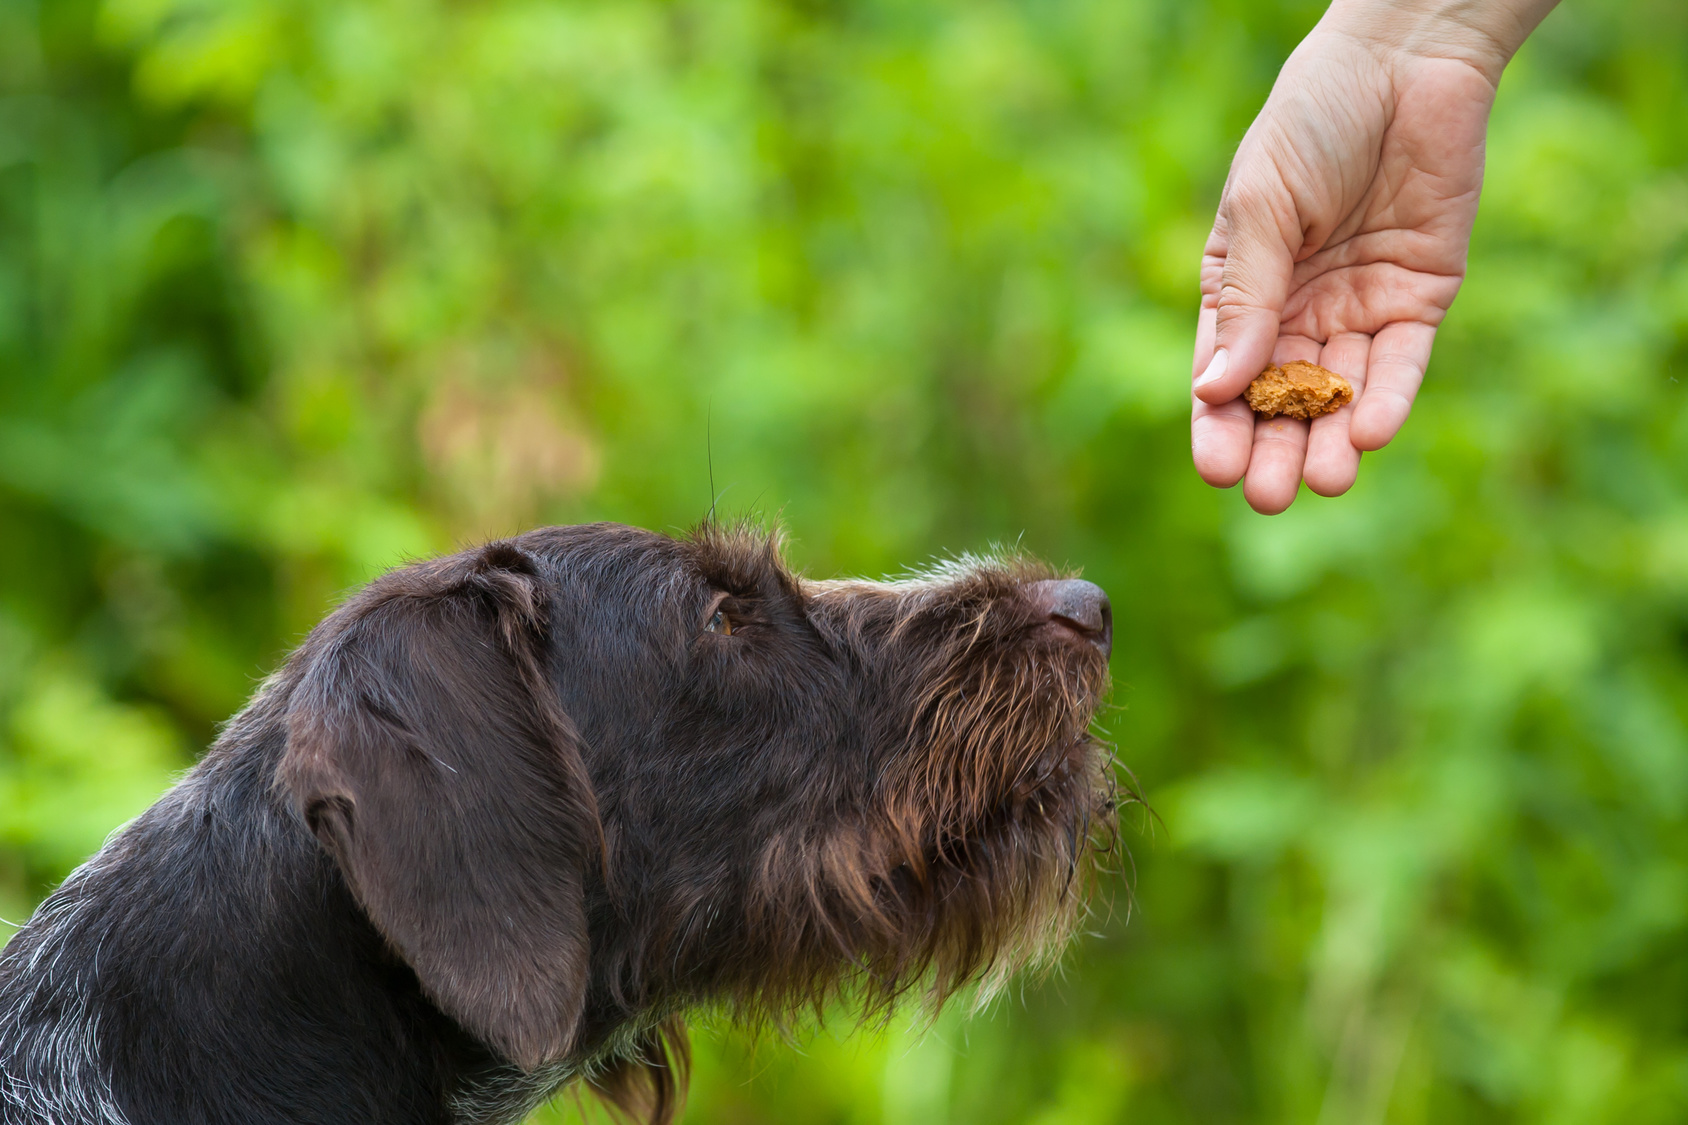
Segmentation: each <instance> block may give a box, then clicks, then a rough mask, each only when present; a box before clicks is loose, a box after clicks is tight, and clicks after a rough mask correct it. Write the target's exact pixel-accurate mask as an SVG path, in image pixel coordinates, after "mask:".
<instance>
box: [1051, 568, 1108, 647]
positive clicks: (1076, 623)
mask: <svg viewBox="0 0 1688 1125" xmlns="http://www.w3.org/2000/svg"><path fill="white" fill-rule="evenodd" d="M1032 596H1033V598H1034V599H1035V601H1036V604H1037V606H1038V608H1040V609H1041V610H1042V611H1043V612H1044V613H1046V614H1048V615H1049V620H1050V621H1052V622H1055V623H1057V624H1060V625H1065V626H1066V627H1067V628H1069V629H1072V630H1073V631H1074V632H1076V633H1078V634H1079V635H1081V636H1082V637H1084V639H1085V640H1087V641H1089V642H1090V643H1091V644H1093V645H1095V646H1096V647H1097V648H1099V649H1101V650H1102V655H1103V656H1107V655H1109V654H1111V653H1112V652H1113V648H1114V610H1113V607H1112V606H1111V605H1109V604H1108V595H1107V594H1106V593H1104V592H1103V590H1102V587H1100V586H1098V585H1096V583H1094V582H1086V581H1084V580H1083V579H1082V578H1056V579H1050V580H1048V581H1044V582H1036V583H1033V584H1032Z"/></svg>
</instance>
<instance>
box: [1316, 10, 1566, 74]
mask: <svg viewBox="0 0 1688 1125" xmlns="http://www.w3.org/2000/svg"><path fill="white" fill-rule="evenodd" d="M1557 3H1558V0H1333V2H1332V4H1331V6H1330V9H1329V10H1328V11H1327V12H1326V13H1325V17H1324V19H1322V20H1320V21H1319V26H1320V27H1321V28H1322V29H1325V30H1329V31H1334V32H1338V33H1340V34H1343V35H1347V36H1349V37H1351V38H1354V39H1356V40H1359V41H1360V42H1362V43H1364V44H1366V45H1367V46H1368V47H1372V48H1374V49H1381V50H1383V51H1385V52H1388V53H1394V54H1405V55H1412V56H1417V57H1422V58H1448V59H1458V60H1460V61H1461V62H1466V63H1469V64H1471V65H1472V66H1474V67H1476V68H1477V69H1478V70H1480V71H1482V72H1483V73H1484V74H1485V75H1486V76H1488V78H1489V80H1490V81H1491V82H1492V83H1496V84H1498V83H1499V82H1500V74H1501V71H1502V70H1504V69H1505V68H1506V64H1507V63H1508V62H1510V61H1511V60H1512V56H1513V55H1514V54H1515V53H1517V51H1518V48H1519V47H1521V46H1523V43H1524V40H1525V39H1526V38H1527V37H1528V36H1529V34H1530V32H1532V31H1534V30H1535V29H1536V25H1538V24H1539V23H1541V21H1542V20H1543V19H1545V18H1546V17H1547V14H1548V13H1549V12H1551V11H1552V10H1553V9H1554V7H1555V6H1556V5H1557Z"/></svg>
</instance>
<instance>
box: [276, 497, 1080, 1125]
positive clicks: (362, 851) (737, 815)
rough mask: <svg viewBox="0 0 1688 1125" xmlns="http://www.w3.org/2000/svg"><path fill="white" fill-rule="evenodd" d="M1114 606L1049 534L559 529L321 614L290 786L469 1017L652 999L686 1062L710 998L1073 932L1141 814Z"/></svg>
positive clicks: (879, 987) (556, 1050)
mask: <svg viewBox="0 0 1688 1125" xmlns="http://www.w3.org/2000/svg"><path fill="white" fill-rule="evenodd" d="M1111 634H1112V621H1111V617H1110V613H1109V609H1108V604H1107V599H1106V598H1105V597H1104V596H1103V595H1102V592H1101V591H1100V590H1099V589H1097V588H1096V587H1094V586H1092V585H1090V584H1089V583H1085V582H1080V581H1078V580H1076V579H1064V578H1061V577H1059V576H1058V575H1056V574H1054V573H1053V572H1051V571H1050V570H1048V569H1047V568H1045V567H1043V566H1041V565H1040V564H1036V563H1032V562H1029V561H1026V560H1021V559H1010V560H973V561H964V562H957V563H953V564H948V565H946V566H944V567H941V568H938V569H936V570H933V571H931V572H929V573H927V574H924V575H921V576H918V577H914V578H910V579H907V580H905V581H899V582H889V583H869V582H852V581H842V582H812V581H807V580H804V579H803V578H801V577H799V576H797V575H795V574H793V573H792V572H791V571H790V570H789V569H787V568H786V566H785V565H784V563H783V561H782V559H781V555H780V551H779V548H778V545H777V542H776V541H775V540H773V539H772V538H770V537H769V536H767V535H765V534H759V533H754V532H751V531H748V530H723V529H721V528H718V527H716V526H713V525H708V526H705V527H704V528H702V529H700V530H699V531H698V532H696V533H695V534H693V535H692V536H690V537H688V538H684V539H673V538H669V537H667V536H662V535H657V534H653V533H650V532H645V531H639V530H636V529H632V528H626V527H619V526H613V525H590V526H582V527H565V528H548V529H543V530H540V531H535V532H531V533H529V534H527V535H524V536H521V537H520V538H517V539H514V540H509V541H505V542H500V543H495V544H492V545H491V546H488V547H484V548H480V549H477V550H473V551H469V552H465V553H464V554H461V555H458V556H453V557H452V558H449V559H444V560H439V561H436V562H430V563H423V564H418V565H416V566H413V567H409V568H406V569H404V570H400V571H396V572H394V573H392V574H389V575H387V576H385V577H383V578H381V579H379V580H377V581H376V582H375V583H373V584H372V585H371V586H370V587H369V588H367V589H366V590H365V591H363V592H362V593H360V594H359V595H358V596H356V597H354V598H353V599H352V600H350V601H349V602H348V603H347V604H346V605H345V606H343V607H342V608H341V609H340V610H339V611H337V612H336V613H335V614H334V615H333V616H332V617H330V618H329V620H328V621H326V622H325V623H324V624H323V625H322V626H320V627H319V629H318V630H317V631H316V632H315V633H313V635H312V637H311V638H310V639H309V640H308V641H307V643H306V645H305V646H304V647H303V648H302V649H301V652H300V653H299V654H298V656H297V657H296V658H295V660H294V662H293V663H292V665H290V674H291V675H292V677H293V679H292V681H291V685H292V686H291V688H290V692H291V694H290V697H289V704H288V716H289V717H288V724H289V741H288V749H287V752H286V755H285V757H284V759H283V761H282V764H281V768H280V771H279V774H278V783H279V784H280V785H281V787H282V788H283V790H284V792H285V793H286V794H287V796H288V798H289V800H290V801H291V803H292V804H293V806H294V807H295V808H296V809H297V810H298V813H299V815H300V816H301V817H302V819H303V820H304V822H305V823H306V824H307V825H309V827H310V829H311V831H312V832H313V833H315V835H316V836H317V838H318V839H319V840H320V841H321V842H322V844H323V846H324V847H325V848H326V849H327V850H328V851H329V853H330V854H331V855H332V856H333V857H334V859H335V860H336V862H337V863H338V865H339V867H340V869H341V871H342V873H343V875H344V877H345V879H346V881H347V883H348V885H349V886H350V887H351V889H352V891H353V893H354V894H355V895H356V896H357V898H358V900H359V902H360V903H361V904H362V906H363V907H364V909H365V911H366V912H367V913H368V915H369V917H370V919H371V920H372V921H373V922H374V924H375V925H376V926H377V927H378V928H380V929H381V931H382V932H383V933H384V934H385V935H386V937H387V939H388V941H389V942H390V943H391V945H392V946H393V948H394V949H395V950H396V951H397V952H398V953H399V955H400V956H402V957H404V958H405V960H406V961H407V962H408V963H409V964H410V965H411V966H412V967H413V968H414V969H415V970H416V973H417V976H418V978H419V979H420V980H421V982H422V984H423V987H424V988H425V989H426V990H427V991H428V993H429V995H430V996H431V997H432V998H433V1000H434V1001H435V1003H436V1004H438V1005H439V1006H440V1008H441V1009H442V1010H444V1011H445V1012H446V1013H448V1014H449V1015H451V1016H452V1017H454V1018H455V1019H456V1020H457V1021H458V1022H460V1023H461V1024H462V1025H463V1026H464V1027H465V1028H467V1029H468V1030H470V1031H471V1032H473V1033H474V1034H476V1035H478V1036H479V1037H480V1038H482V1039H483V1040H484V1041H485V1042H487V1043H488V1044H489V1045H490V1046H492V1047H493V1048H494V1049H496V1050H497V1051H499V1052H500V1053H501V1054H503V1055H504V1056H505V1057H506V1058H508V1059H509V1060H511V1061H512V1062H513V1063H515V1064H516V1065H518V1066H520V1067H522V1068H525V1069H532V1068H536V1067H538V1066H540V1065H542V1064H546V1063H549V1062H554V1061H556V1060H559V1059H562V1058H564V1057H567V1056H569V1055H570V1054H571V1052H574V1053H579V1052H582V1051H589V1050H591V1049H593V1048H594V1046H595V1045H596V1044H598V1043H601V1042H603V1041H604V1040H605V1039H606V1037H608V1036H609V1034H610V1032H611V1031H613V1030H614V1029H615V1028H616V1027H617V1026H618V1025H629V1024H637V1023H638V1021H639V1020H641V1019H645V1020H646V1023H645V1024H644V1025H643V1026H644V1027H645V1028H646V1033H645V1034H644V1037H643V1038H642V1039H641V1040H640V1041H639V1042H640V1044H641V1045H639V1046H638V1047H637V1048H636V1049H635V1050H634V1051H633V1052H632V1053H633V1055H634V1056H639V1055H640V1054H641V1053H642V1054H643V1055H645V1056H646V1057H645V1058H643V1060H642V1061H643V1062H644V1063H645V1064H646V1065H647V1066H648V1067H653V1068H656V1069H658V1070H660V1069H661V1067H662V1050H661V1047H660V1038H659V1035H658V1033H657V1032H655V1031H652V1030H651V1028H653V1027H654V1026H655V1024H654V1020H656V1019H659V1018H661V1017H663V1016H667V1015H671V1014H673V1013H675V1012H678V1011H679V1010H681V1009H683V1008H684V1007H686V1006H687V1005H690V1004H695V1003H710V1002H725V1003H727V1004H728V1005H730V1006H734V1007H736V1008H737V1009H738V1010H740V1011H741V1012H745V1013H751V1014H758V1015H764V1014H772V1015H775V1016H780V1015H783V1014H785V1013H788V1012H790V1011H792V1010H794V1009H796V1008H801V1007H805V1006H809V1005H818V1004H820V1003H822V1002H824V1000H825V999H826V998H828V997H829V996H832V995H834V994H836V993H837V992H838V991H839V990H840V989H851V988H853V989H854V990H855V993H856V995H857V996H858V998H860V999H861V1000H863V1001H864V1002H865V1003H867V1004H868V1005H870V1006H871V1005H873V1004H885V1003H889V1002H890V1001H891V1000H892V999H894V998H895V997H897V996H898V995H900V994H901V993H902V992H903V991H905V990H906V989H907V988H908V987H909V986H911V985H913V984H916V983H919V982H926V983H927V984H928V985H929V986H930V987H931V988H932V989H933V991H934V994H935V995H936V996H937V997H938V998H939V999H941V998H942V997H943V996H945V995H947V994H948V993H949V992H950V991H952V990H953V989H955V988H956V987H958V986H960V985H962V984H964V983H966V982H969V981H972V980H975V979H984V980H985V981H986V982H987V984H988V983H989V982H991V981H1000V980H1001V979H1003V978H1004V977H1005V976H1006V975H1007V974H1009V973H1011V972H1012V971H1013V970H1015V969H1017V968H1019V967H1021V966H1023V965H1026V964H1028V963H1033V962H1036V961H1038V960H1039V959H1041V958H1042V957H1044V956H1045V955H1047V954H1050V953H1052V952H1054V951H1055V950H1057V949H1058V948H1059V946H1060V945H1061V943H1062V942H1063V940H1064V938H1065V937H1066V936H1067V934H1068V933H1069V932H1070V929H1071V926H1072V924H1073V922H1074V921H1075V919H1076V917H1077V913H1078V911H1079V909H1080V906H1081V901H1082V890H1083V887H1084V876H1085V873H1086V870H1087V866H1088V860H1089V858H1090V856H1091V855H1092V854H1093V853H1094V851H1095V850H1096V848H1097V846H1098V841H1103V840H1111V821H1112V814H1113V787H1112V784H1111V774H1110V771H1109V770H1108V768H1107V755H1106V753H1105V752H1104V750H1103V748H1102V746H1101V744H1100V743H1099V742H1098V741H1097V740H1096V739H1095V738H1094V737H1093V736H1092V735H1091V732H1090V725H1091V719H1092V716H1093V713H1094V711H1095V708H1096V706H1097V703H1098V701H1099V699H1100V696H1101V693H1102V692H1103V690H1104V688H1105V683H1106V677H1107V651H1108V647H1109V645H1110V643H1111ZM635 1061H640V1060H638V1059H637V1058H636V1059H635ZM633 1069H634V1070H637V1068H636V1067H635V1068H633ZM657 1077H658V1079H659V1083H658V1093H659V1095H661V1094H662V1090H661V1087H660V1078H661V1076H660V1075H657ZM613 1078H614V1076H613V1075H612V1079H611V1080H610V1081H608V1082H607V1083H606V1084H607V1085H609V1086H611V1087H612V1089H611V1091H610V1092H611V1093H612V1095H614V1094H616V1093H617V1092H618V1091H617V1090H616V1089H614V1088H613V1087H614V1086H615V1085H616V1083H615V1081H614V1080H613ZM656 1100H657V1101H658V1102H662V1101H663V1100H664V1098H663V1097H661V1096H659V1097H658V1098H657V1099H656ZM669 1100H671V1099H669ZM659 1115H660V1114H659Z"/></svg>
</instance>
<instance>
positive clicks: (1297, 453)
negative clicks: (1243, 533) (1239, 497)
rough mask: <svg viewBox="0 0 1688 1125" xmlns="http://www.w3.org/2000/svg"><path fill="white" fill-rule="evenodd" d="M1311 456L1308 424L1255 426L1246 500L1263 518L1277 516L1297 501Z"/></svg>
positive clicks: (1284, 421) (1280, 420)
mask: <svg viewBox="0 0 1688 1125" xmlns="http://www.w3.org/2000/svg"><path fill="white" fill-rule="evenodd" d="M1306 456H1307V423H1306V422H1302V421H1300V420H1298V419H1295V418H1285V417H1282V416H1280V417H1277V418H1261V419H1259V420H1258V421H1256V422H1255V424H1254V450H1253V452H1252V453H1251V454H1250V455H1249V460H1248V476H1247V478H1246V479H1245V480H1244V481H1243V497H1244V499H1246V500H1247V501H1248V504H1249V507H1251V508H1253V509H1254V510H1255V511H1257V512H1259V513H1260V514H1261V515H1263V516H1275V515H1277V514H1278V513H1279V512H1281V511H1283V510H1284V509H1285V508H1287V507H1289V506H1290V504H1291V503H1292V502H1294V500H1295V491H1296V489H1297V488H1299V487H1300V486H1301V467H1302V464H1303V463H1304V461H1305V460H1306Z"/></svg>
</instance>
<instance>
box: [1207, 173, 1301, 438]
mask: <svg viewBox="0 0 1688 1125" xmlns="http://www.w3.org/2000/svg"><path fill="white" fill-rule="evenodd" d="M1281 194H1282V195H1283V200H1282V202H1281V205H1277V206H1275V205H1274V204H1275V203H1278V202H1279V201H1277V200H1274V199H1273V198H1272V195H1271V194H1268V193H1266V192H1262V191H1259V190H1250V189H1239V190H1236V191H1231V190H1227V192H1226V198H1225V199H1224V200H1223V201H1222V202H1221V204H1220V214H1219V223H1218V224H1217V226H1218V227H1223V228H1224V231H1225V237H1224V242H1223V254H1224V259H1223V268H1222V269H1221V271H1220V273H1219V277H1218V293H1217V309H1216V313H1217V315H1216V320H1215V326H1214V336H1213V346H1214V353H1213V358H1212V360H1211V361H1209V363H1208V365H1207V368H1206V370H1204V371H1203V372H1202V373H1201V375H1199V376H1198V377H1197V378H1196V382H1195V392H1196V397H1197V398H1199V399H1201V400H1202V401H1203V402H1206V403H1209V404H1211V405H1218V404H1220V403H1225V402H1230V401H1231V400H1232V399H1234V398H1236V397H1237V396H1238V395H1240V394H1242V393H1243V388H1244V387H1246V386H1248V385H1249V383H1251V382H1252V381H1253V380H1254V378H1255V376H1257V375H1259V374H1260V373H1261V372H1262V371H1264V370H1265V369H1266V365H1267V364H1269V363H1271V362H1272V350H1273V349H1274V348H1275V347H1276V346H1277V343H1278V324H1279V319H1280V317H1281V316H1282V315H1283V311H1284V300H1285V298H1286V297H1287V296H1288V294H1289V286H1290V279H1291V276H1292V274H1293V273H1294V270H1295V248H1294V247H1292V246H1291V245H1290V244H1289V239H1288V237H1286V235H1285V233H1284V232H1285V229H1286V228H1285V227H1284V225H1283V223H1282V222H1281V221H1280V218H1279V215H1280V213H1281V212H1282V210H1283V209H1284V206H1287V207H1288V209H1289V211H1290V213H1291V214H1292V215H1293V212H1294V207H1293V204H1292V203H1290V200H1289V193H1288V192H1287V191H1284V192H1282V193H1281ZM1288 229H1290V230H1293V231H1294V237H1295V239H1296V241H1297V242H1298V243H1299V241H1300V226H1299V224H1297V223H1296V222H1295V221H1294V220H1293V218H1292V219H1291V221H1290V223H1289V228H1288ZM1216 233H1217V230H1216ZM1210 299H1212V298H1210Z"/></svg>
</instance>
